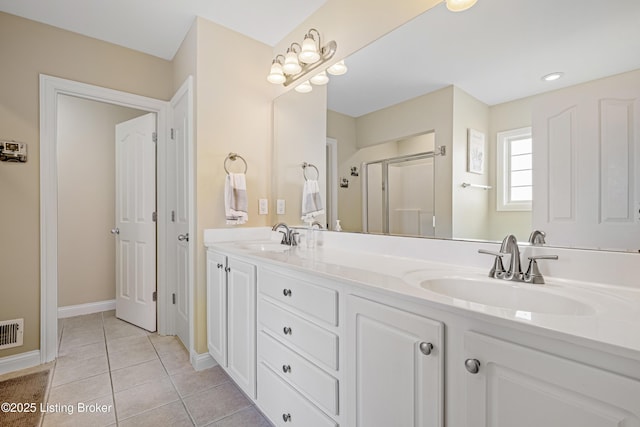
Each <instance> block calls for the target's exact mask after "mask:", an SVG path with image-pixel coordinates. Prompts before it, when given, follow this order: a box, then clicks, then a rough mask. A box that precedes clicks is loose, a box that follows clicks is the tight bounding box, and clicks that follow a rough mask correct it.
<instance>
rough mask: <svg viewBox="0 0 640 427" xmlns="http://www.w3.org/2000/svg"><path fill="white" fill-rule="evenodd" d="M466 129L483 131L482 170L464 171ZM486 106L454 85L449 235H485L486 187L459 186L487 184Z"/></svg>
mask: <svg viewBox="0 0 640 427" xmlns="http://www.w3.org/2000/svg"><path fill="white" fill-rule="evenodd" d="M469 129H475V130H477V131H480V132H482V133H483V134H484V135H485V172H484V174H482V175H479V174H475V173H469V172H467V153H468V147H467V139H468V136H467V134H468V131H469ZM488 130H489V108H488V107H487V105H486V104H483V103H482V102H480V101H478V100H477V99H475V98H473V97H472V96H470V95H469V94H468V93H466V92H465V91H463V90H462V89H460V88H458V87H454V90H453V150H451V160H452V162H453V183H452V186H451V191H452V197H453V200H452V203H453V237H454V238H461V239H481V240H485V239H487V238H488V237H489V191H485V190H481V189H478V188H471V187H469V188H463V187H462V183H463V182H468V183H472V184H480V185H489V174H488V173H489V167H488V163H487V161H486V158H487V157H490V151H489V145H490V144H489V141H488V138H489V135H488Z"/></svg>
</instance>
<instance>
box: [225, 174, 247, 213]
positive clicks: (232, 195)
mask: <svg viewBox="0 0 640 427" xmlns="http://www.w3.org/2000/svg"><path fill="white" fill-rule="evenodd" d="M224 213H225V215H226V217H227V224H244V223H245V222H247V221H248V220H249V214H248V209H247V179H246V177H245V175H244V174H243V173H230V174H228V175H227V179H226V181H225V183H224Z"/></svg>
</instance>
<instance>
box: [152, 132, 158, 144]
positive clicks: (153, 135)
mask: <svg viewBox="0 0 640 427" xmlns="http://www.w3.org/2000/svg"><path fill="white" fill-rule="evenodd" d="M151 139H152V140H153V142H158V134H157V133H156V132H154V133H152V134H151Z"/></svg>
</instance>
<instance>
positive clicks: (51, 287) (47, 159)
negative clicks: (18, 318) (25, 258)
mask: <svg viewBox="0 0 640 427" xmlns="http://www.w3.org/2000/svg"><path fill="white" fill-rule="evenodd" d="M60 94H64V95H70V96H75V97H80V98H85V99H91V100H95V101H100V102H107V103H110V104H116V105H122V106H125V107H130V108H137V109H139V110H144V111H149V112H153V113H156V115H157V120H158V122H157V129H158V130H157V132H158V145H157V147H158V151H157V159H156V160H157V164H158V181H157V189H158V190H157V195H158V198H157V209H158V212H159V213H161V212H166V211H167V210H166V194H165V192H164V191H163V189H164V188H165V187H166V181H165V178H164V175H165V174H164V169H165V167H166V166H165V165H166V142H167V141H166V140H167V132H168V113H169V103H168V102H167V101H161V100H158V99H153V98H147V97H144V96H140V95H134V94H130V93H126V92H121V91H117V90H113V89H107V88H103V87H99V86H93V85H89V84H85V83H79V82H75V81H71V80H66V79H61V78H57V77H51V76H47V75H44V74H41V75H40V359H41V362H42V363H46V362H50V361H52V360H54V359H55V358H56V356H57V353H58V343H57V337H58V316H57V314H58V295H57V294H58V213H57V206H58V161H57V141H56V135H57V97H58V95H60ZM166 221H167V218H166V215H161V214H159V215H158V224H157V225H158V260H159V262H158V264H159V265H160V266H164V265H165V264H166V263H165V262H163V261H164V260H165V259H166V250H165V248H166V245H167V241H166V239H167V235H166V234H167V233H166ZM157 280H158V290H164V289H166V286H167V283H166V274H165V270H164V268H163V267H160V268H158V276H157ZM159 294H160V292H159ZM168 303H169V301H167V299H166V298H165V301H162V300H159V301H158V319H160V321H159V322H158V325H159V330H158V332H159V333H161V334H164V333H166V331H165V330H164V329H163V326H164V323H165V322H163V321H162V319H163V318H164V317H165V316H166V313H167V304H168Z"/></svg>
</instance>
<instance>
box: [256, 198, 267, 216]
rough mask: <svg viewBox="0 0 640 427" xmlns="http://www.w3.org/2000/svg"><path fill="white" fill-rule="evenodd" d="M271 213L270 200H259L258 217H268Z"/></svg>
mask: <svg viewBox="0 0 640 427" xmlns="http://www.w3.org/2000/svg"><path fill="white" fill-rule="evenodd" d="M268 213H269V200H267V199H259V200H258V215H267V214H268Z"/></svg>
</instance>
